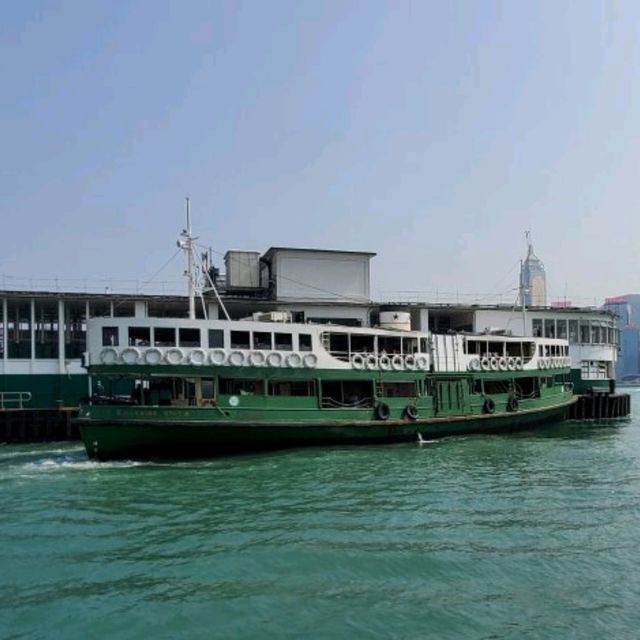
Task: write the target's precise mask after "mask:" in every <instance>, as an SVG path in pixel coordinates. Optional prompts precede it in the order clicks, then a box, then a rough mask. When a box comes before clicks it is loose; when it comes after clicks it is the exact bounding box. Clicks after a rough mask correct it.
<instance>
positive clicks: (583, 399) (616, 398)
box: [569, 391, 631, 420]
mask: <svg viewBox="0 0 640 640" xmlns="http://www.w3.org/2000/svg"><path fill="white" fill-rule="evenodd" d="M630 414H631V396H630V395H629V394H628V393H610V392H608V391H592V392H590V393H585V394H583V395H580V396H578V402H576V403H575V404H574V405H573V406H572V407H571V410H570V412H569V419H570V420H603V419H607V418H625V417H628V416H629V415H630Z"/></svg>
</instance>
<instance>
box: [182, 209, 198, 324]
mask: <svg viewBox="0 0 640 640" xmlns="http://www.w3.org/2000/svg"><path fill="white" fill-rule="evenodd" d="M185 200H186V202H187V227H186V229H183V230H182V233H181V234H180V237H181V238H182V240H181V241H179V242H178V246H179V247H180V248H181V249H182V250H183V251H184V252H185V253H186V254H187V270H186V271H185V276H187V282H188V286H189V319H191V320H195V317H196V283H195V280H194V273H193V241H194V238H193V236H192V235H191V210H190V207H189V204H190V202H189V197H187V198H185Z"/></svg>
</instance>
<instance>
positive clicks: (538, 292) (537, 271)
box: [520, 231, 547, 307]
mask: <svg viewBox="0 0 640 640" xmlns="http://www.w3.org/2000/svg"><path fill="white" fill-rule="evenodd" d="M526 238H527V257H526V258H525V259H524V260H523V261H522V264H521V266H520V291H521V296H522V300H521V302H524V304H525V306H527V307H545V306H546V305H547V276H546V274H545V271H544V264H542V260H540V258H538V256H536V254H535V253H534V251H533V244H531V234H530V232H529V231H527V233H526Z"/></svg>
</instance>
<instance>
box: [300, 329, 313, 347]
mask: <svg viewBox="0 0 640 640" xmlns="http://www.w3.org/2000/svg"><path fill="white" fill-rule="evenodd" d="M298 350H299V351H311V350H312V349H311V335H310V334H308V333H301V334H300V335H299V336H298Z"/></svg>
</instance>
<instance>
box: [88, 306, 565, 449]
mask: <svg viewBox="0 0 640 640" xmlns="http://www.w3.org/2000/svg"><path fill="white" fill-rule="evenodd" d="M567 352H568V345H567V343H566V341H562V340H558V339H546V338H515V337H509V336H496V335H463V334H452V335H430V334H427V333H422V332H414V331H397V330H385V329H376V328H371V329H367V328H358V329H356V328H351V327H340V326H330V327H328V326H320V325H306V324H293V323H282V322H261V321H250V320H248V321H242V320H239V321H227V320H216V321H211V320H187V319H185V320H176V319H171V320H168V319H167V320H163V319H149V320H141V321H132V319H121V320H120V319H115V318H99V319H98V318H96V319H93V320H90V321H89V323H88V352H87V363H86V365H87V368H88V371H89V374H90V376H91V379H92V382H93V391H94V394H93V396H92V399H91V401H90V402H89V403H87V404H84V405H83V406H81V409H80V414H79V418H78V424H79V426H80V432H81V436H82V439H83V441H84V444H85V446H86V450H87V453H88V455H89V457H91V458H96V459H99V460H106V459H114V458H155V457H170V458H182V457H192V456H196V457H201V456H210V455H217V454H223V453H229V452H239V451H240V452H243V451H249V450H258V449H265V448H282V447H291V446H301V445H314V444H329V443H376V442H378V443H383V442H385V443H386V442H399V441H409V440H418V439H432V438H437V437H442V436H446V435H452V434H461V433H471V432H490V431H511V430H514V429H518V428H529V427H532V426H534V425H541V424H545V423H549V422H555V421H558V420H562V419H563V418H564V417H565V413H566V411H567V410H568V408H569V406H570V405H571V404H572V403H573V402H574V396H573V393H572V387H571V384H570V383H569V382H567V380H568V374H569V364H570V361H569V357H568V355H567Z"/></svg>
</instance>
